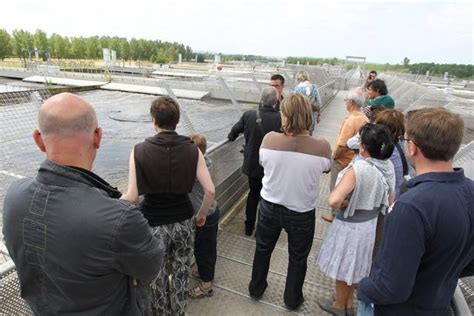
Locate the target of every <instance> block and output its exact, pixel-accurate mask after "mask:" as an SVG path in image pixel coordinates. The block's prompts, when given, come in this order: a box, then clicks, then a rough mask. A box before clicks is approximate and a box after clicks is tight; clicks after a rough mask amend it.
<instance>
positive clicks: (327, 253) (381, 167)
mask: <svg viewBox="0 0 474 316" xmlns="http://www.w3.org/2000/svg"><path fill="white" fill-rule="evenodd" d="M359 134H360V148H359V150H360V155H361V156H362V158H363V159H360V160H357V161H355V162H353V163H351V164H350V165H349V166H348V167H347V168H346V169H344V170H342V171H341V172H340V174H339V179H338V182H337V184H336V187H335V189H334V190H333V191H332V192H331V193H330V195H329V199H328V201H329V206H330V207H331V208H332V209H334V210H336V218H335V220H334V222H333V223H332V224H331V227H330V228H329V231H328V232H327V234H326V236H325V237H324V240H323V243H322V246H321V250H320V252H319V255H318V258H317V260H316V264H317V265H318V266H319V268H320V269H321V271H322V272H323V273H325V274H326V275H327V276H329V277H330V278H332V279H335V280H336V298H335V300H334V301H332V300H325V299H319V300H318V304H319V306H320V307H321V308H322V309H323V310H325V311H327V312H329V313H331V314H333V315H346V313H347V315H352V314H353V310H352V304H353V302H352V298H353V293H354V290H355V288H356V284H357V283H358V282H359V281H360V280H361V279H362V278H364V277H366V276H368V275H369V272H370V267H371V264H372V251H373V248H374V241H375V228H376V225H377V216H378V214H379V212H385V211H386V210H387V209H388V206H389V205H390V204H391V203H392V202H393V195H394V187H395V176H394V168H393V164H392V163H391V162H390V160H388V158H390V156H391V155H392V152H393V149H394V145H393V141H392V138H391V135H390V131H389V130H388V129H387V128H386V127H385V126H384V125H380V124H366V125H364V126H363V127H362V128H361V129H360V131H359Z"/></svg>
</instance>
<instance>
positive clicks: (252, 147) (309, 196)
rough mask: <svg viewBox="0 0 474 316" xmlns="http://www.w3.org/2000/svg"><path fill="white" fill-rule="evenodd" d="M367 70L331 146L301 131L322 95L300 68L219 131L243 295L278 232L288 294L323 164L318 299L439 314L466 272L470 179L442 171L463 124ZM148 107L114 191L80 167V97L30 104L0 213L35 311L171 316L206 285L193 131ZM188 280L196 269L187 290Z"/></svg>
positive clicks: (83, 148) (208, 195) (199, 158)
mask: <svg viewBox="0 0 474 316" xmlns="http://www.w3.org/2000/svg"><path fill="white" fill-rule="evenodd" d="M376 76H377V73H376V72H375V71H372V72H370V73H369V77H368V79H367V82H366V83H365V84H364V86H363V87H360V88H358V89H355V90H353V91H350V92H349V93H348V95H347V97H346V98H345V100H344V101H345V108H346V110H347V112H348V115H347V117H346V118H345V119H344V121H343V122H342V125H341V127H340V131H339V134H338V137H337V140H336V143H335V144H334V151H332V150H331V145H330V144H329V142H328V141H327V140H325V139H323V138H320V137H317V136H318V122H319V121H320V111H321V105H322V102H321V97H320V95H319V92H318V87H317V85H316V84H315V83H311V82H310V77H309V75H308V73H306V72H299V73H298V74H297V75H296V81H297V82H298V84H297V85H296V86H295V88H294V91H293V92H291V93H289V94H287V95H285V96H284V95H283V91H284V87H285V78H284V76H282V75H280V74H275V75H273V76H272V77H271V78H270V85H269V86H268V87H265V88H264V89H263V90H262V92H261V98H260V102H259V105H258V106H257V108H256V109H255V110H249V111H246V112H245V113H244V114H243V115H242V117H241V118H240V120H239V121H238V122H237V123H236V124H235V125H234V126H233V127H232V129H231V131H230V133H229V134H228V139H229V140H231V141H234V140H235V139H237V137H238V136H239V135H240V134H243V135H244V138H245V146H244V149H243V155H244V160H243V166H242V172H243V173H244V174H245V175H246V176H247V177H248V186H249V192H248V196H247V201H246V208H245V215H246V220H245V223H244V232H245V234H246V235H247V236H252V235H253V233H254V230H255V239H256V249H255V254H254V258H253V267H252V276H251V280H249V286H248V290H249V295H250V297H252V298H253V299H255V300H259V299H260V298H261V297H262V296H263V295H264V292H265V290H266V288H267V287H268V286H269V284H268V282H267V276H268V272H269V266H270V260H271V256H272V252H273V250H274V248H275V245H276V243H277V241H278V239H279V236H280V234H281V231H282V229H284V230H285V231H286V233H287V234H288V253H289V259H288V260H289V262H288V273H287V278H286V284H285V290H284V303H285V305H286V307H287V308H288V309H289V310H295V309H298V308H299V307H300V306H301V304H302V303H303V302H304V300H305V298H304V293H303V284H304V281H305V276H306V271H307V264H308V257H309V254H310V251H311V248H312V244H313V238H314V233H315V225H316V210H315V205H316V203H317V201H318V199H319V193H320V182H321V181H320V180H321V178H322V176H323V174H324V173H330V184H329V189H330V194H329V197H328V206H329V207H330V209H332V213H327V214H323V216H322V219H324V220H325V221H326V222H328V223H330V224H328V225H330V226H329V228H328V231H327V233H326V235H325V236H324V239H323V242H322V245H321V249H320V250H319V252H318V254H317V255H316V258H312V259H313V260H314V264H315V265H316V266H317V267H318V268H319V269H320V270H321V271H322V272H323V273H324V274H326V275H327V276H328V277H330V278H332V279H334V280H335V296H334V297H333V298H332V299H324V298H320V299H318V301H317V303H318V304H319V306H320V307H321V308H322V309H323V310H325V311H326V312H329V313H330V314H333V315H353V314H354V308H355V305H356V302H354V292H355V291H357V298H358V302H357V306H358V310H357V313H358V315H362V316H364V315H374V314H375V315H447V313H448V307H449V303H450V300H451V297H452V295H453V293H454V290H455V287H456V284H457V280H458V278H459V277H461V276H467V275H473V274H474V246H473V240H474V182H473V181H472V180H470V179H468V178H466V177H465V176H464V173H463V170H462V169H460V168H454V166H453V157H454V155H455V154H456V152H457V151H458V149H459V147H460V145H461V141H462V136H463V130H464V124H463V120H462V118H461V117H460V116H459V115H457V114H453V113H451V112H450V111H449V110H446V109H443V108H425V109H420V110H415V111H411V112H409V113H407V114H406V115H404V114H403V113H402V112H401V111H399V110H397V109H396V108H395V101H394V100H393V99H392V98H391V97H390V96H388V89H387V87H386V85H385V82H384V81H383V80H381V79H377V78H376ZM333 106H337V105H333ZM150 116H151V118H152V122H153V128H154V130H155V132H156V133H155V135H154V136H152V137H149V138H147V139H145V140H144V141H143V142H141V143H139V144H137V145H135V146H134V148H133V149H132V151H131V153H130V159H129V176H128V188H127V191H126V192H124V193H121V192H119V191H118V190H117V189H116V188H114V187H112V186H111V185H109V184H108V183H107V182H106V181H105V180H103V179H102V178H100V177H99V176H98V175H96V174H95V173H93V172H92V171H91V170H92V166H93V163H94V160H95V157H96V153H97V150H98V149H99V148H100V144H101V139H102V133H103V131H102V129H101V128H100V127H99V122H98V120H97V117H96V113H95V111H94V108H93V107H92V105H90V104H89V103H88V102H86V101H85V100H84V99H82V98H81V97H79V96H77V95H74V94H70V93H61V94H58V95H55V96H53V97H51V98H49V99H48V100H46V101H45V102H44V103H43V104H42V106H41V108H40V111H39V114H38V129H37V130H35V131H34V132H33V139H34V141H35V143H36V145H37V146H38V148H39V149H40V150H41V151H42V152H45V153H46V160H44V162H43V163H42V164H41V166H40V168H39V170H38V174H37V175H36V177H34V178H29V179H22V180H19V181H17V182H15V183H13V184H12V185H11V186H10V187H9V189H8V191H7V194H6V196H5V201H4V211H3V223H4V226H3V234H4V239H5V243H6V246H7V248H8V251H9V253H10V255H11V258H12V260H13V261H14V263H15V265H16V267H17V271H18V277H19V281H20V285H21V296H22V297H23V298H24V299H25V300H26V301H27V302H28V304H29V306H30V307H31V309H32V310H33V312H34V313H35V314H38V315H50V314H51V315H58V314H82V313H83V314H88V315H103V314H104V315H109V314H110V315H149V314H153V315H184V314H185V308H186V300H187V298H192V299H196V298H204V297H210V296H212V295H213V280H214V274H215V268H216V258H217V233H218V222H219V216H220V215H219V214H220V210H219V206H218V204H217V202H216V201H215V187H214V183H213V181H212V178H211V174H210V170H211V164H212V161H211V160H210V159H209V158H208V157H207V156H206V147H207V142H206V138H205V136H204V135H201V134H191V135H187V136H185V135H179V134H178V133H177V132H176V127H177V125H178V123H179V118H180V108H179V105H178V104H177V102H176V100H175V99H173V98H171V97H168V96H164V97H159V98H157V99H156V100H154V101H153V102H152V104H151V106H150ZM313 133H314V134H315V137H313V136H312V134H313ZM410 168H411V169H413V170H415V171H416V174H413V172H411V170H410ZM409 174H411V175H412V177H411V179H409ZM252 238H253V237H252ZM193 255H194V256H195V259H196V266H195V269H194V270H192V269H191V262H192V258H193ZM310 260H311V259H310ZM190 275H192V276H193V277H194V278H196V279H198V280H199V283H198V285H197V286H196V287H195V288H191V289H189V288H188V280H189V276H190ZM218 303H219V302H216V304H218Z"/></svg>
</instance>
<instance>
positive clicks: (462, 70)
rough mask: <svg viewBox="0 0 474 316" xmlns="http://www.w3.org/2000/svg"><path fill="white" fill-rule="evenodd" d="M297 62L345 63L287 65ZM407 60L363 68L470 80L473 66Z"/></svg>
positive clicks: (307, 59) (352, 65) (328, 60)
mask: <svg viewBox="0 0 474 316" xmlns="http://www.w3.org/2000/svg"><path fill="white" fill-rule="evenodd" d="M298 61H299V62H300V64H301V65H306V63H309V64H310V65H323V64H329V65H337V64H343V63H345V60H341V59H337V58H335V57H334V58H313V57H288V58H287V62H288V63H289V64H297V63H298ZM408 62H409V59H406V61H404V63H400V64H389V63H386V64H374V63H366V64H365V65H364V68H366V69H371V70H372V69H373V70H377V71H394V72H409V73H412V74H421V75H424V74H426V71H429V72H430V75H434V76H443V75H444V73H445V72H448V73H449V76H454V77H456V78H472V77H473V76H474V73H473V65H463V64H435V63H416V64H408ZM346 66H347V68H348V69H352V68H355V67H356V66H357V64H355V63H349V64H348V65H346Z"/></svg>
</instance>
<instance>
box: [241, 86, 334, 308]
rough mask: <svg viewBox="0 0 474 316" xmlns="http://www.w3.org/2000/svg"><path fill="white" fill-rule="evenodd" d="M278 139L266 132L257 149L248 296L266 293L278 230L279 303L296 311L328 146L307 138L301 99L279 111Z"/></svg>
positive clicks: (291, 98)
mask: <svg viewBox="0 0 474 316" xmlns="http://www.w3.org/2000/svg"><path fill="white" fill-rule="evenodd" d="M280 109H281V124H282V127H283V134H281V133H276V132H270V133H268V134H267V135H265V137H264V138H263V142H262V145H261V146H260V152H259V154H260V163H261V165H262V166H263V170H264V177H263V180H262V184H263V188H262V191H261V197H262V200H261V203H260V209H259V215H258V224H257V233H256V239H257V246H256V249H255V256H254V261H253V270H252V280H251V281H250V284H249V292H250V296H251V297H252V298H254V299H259V298H261V297H262V295H263V294H264V292H265V289H266V288H267V285H268V283H267V274H268V268H269V265H270V258H271V255H272V252H273V249H274V248H275V244H276V242H277V240H278V237H279V236H280V232H281V230H282V229H285V231H286V232H287V234H288V252H289V262H288V275H287V279H286V286H285V293H284V301H285V305H286V306H287V308H288V309H290V310H294V309H297V308H298V307H299V306H300V305H301V304H302V303H303V301H304V298H303V291H302V289H303V282H304V279H305V275H306V268H307V258H308V254H309V252H310V250H311V246H312V244H313V236H314V225H315V210H314V206H315V205H316V202H317V200H318V197H319V180H320V178H321V175H322V173H323V172H328V171H329V169H330V168H331V146H330V145H329V143H328V141H327V140H325V139H315V138H312V137H311V136H310V134H309V128H310V127H311V123H312V111H311V105H310V102H309V100H308V98H307V97H305V96H303V95H301V94H298V93H291V94H290V95H288V96H287V97H285V99H283V101H282V103H281V106H280Z"/></svg>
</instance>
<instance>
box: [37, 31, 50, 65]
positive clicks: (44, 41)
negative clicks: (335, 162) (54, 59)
mask: <svg viewBox="0 0 474 316" xmlns="http://www.w3.org/2000/svg"><path fill="white" fill-rule="evenodd" d="M33 45H34V48H35V49H37V50H39V56H40V57H42V58H43V60H46V59H47V52H48V51H49V45H48V36H47V35H46V33H45V32H43V31H41V30H40V29H38V30H36V32H35V34H34V35H33Z"/></svg>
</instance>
